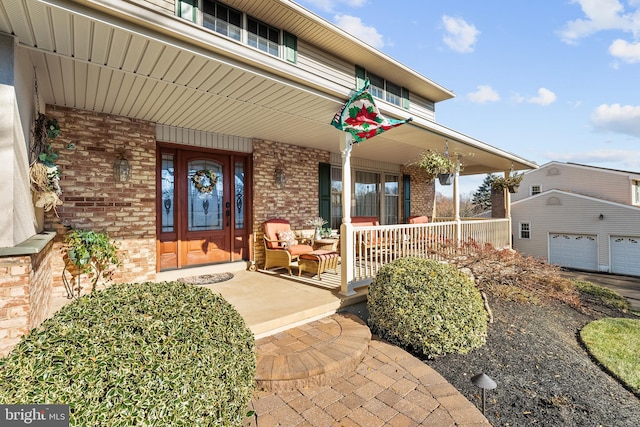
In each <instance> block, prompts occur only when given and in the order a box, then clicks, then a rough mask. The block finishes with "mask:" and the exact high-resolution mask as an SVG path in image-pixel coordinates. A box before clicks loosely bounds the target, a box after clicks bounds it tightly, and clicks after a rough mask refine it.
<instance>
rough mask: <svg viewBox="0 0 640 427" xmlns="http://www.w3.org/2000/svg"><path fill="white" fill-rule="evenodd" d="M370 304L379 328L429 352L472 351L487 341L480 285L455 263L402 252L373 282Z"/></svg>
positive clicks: (398, 341) (399, 341)
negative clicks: (403, 256) (415, 256)
mask: <svg viewBox="0 0 640 427" xmlns="http://www.w3.org/2000/svg"><path fill="white" fill-rule="evenodd" d="M368 307H369V315H370V317H369V322H370V325H371V327H372V329H373V331H374V332H375V333H377V334H378V335H380V336H381V337H382V338H384V339H386V340H388V341H390V342H392V343H394V344H399V345H402V346H405V347H408V348H410V349H412V350H414V351H419V352H421V353H422V354H424V355H425V356H427V357H434V356H437V355H444V354H448V353H467V352H468V351H469V350H471V349H474V348H478V347H481V346H482V345H483V344H484V343H485V341H486V335H487V313H486V311H485V309H484V305H483V301H482V296H481V295H480V291H479V290H478V289H477V288H476V287H475V285H474V284H473V281H472V280H471V279H470V278H469V277H468V276H466V275H465V274H464V273H462V272H460V271H459V270H457V269H456V268H455V267H453V266H451V265H447V264H442V263H438V262H437V261H433V260H428V259H419V258H400V259H397V260H395V261H393V262H392V263H390V264H387V265H385V266H383V267H382V268H381V269H380V271H379V272H378V274H377V275H376V278H375V280H374V281H373V283H372V284H371V286H370V287H369V295H368Z"/></svg>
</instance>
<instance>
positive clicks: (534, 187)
mask: <svg viewBox="0 0 640 427" xmlns="http://www.w3.org/2000/svg"><path fill="white" fill-rule="evenodd" d="M540 192H541V191H540V186H539V185H532V186H531V195H532V196H535V195H536V194H540Z"/></svg>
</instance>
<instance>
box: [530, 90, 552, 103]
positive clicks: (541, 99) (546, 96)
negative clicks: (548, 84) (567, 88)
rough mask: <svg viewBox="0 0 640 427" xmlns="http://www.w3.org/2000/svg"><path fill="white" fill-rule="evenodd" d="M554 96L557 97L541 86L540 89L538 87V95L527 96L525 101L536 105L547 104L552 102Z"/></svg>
mask: <svg viewBox="0 0 640 427" xmlns="http://www.w3.org/2000/svg"><path fill="white" fill-rule="evenodd" d="M556 98H557V97H556V94H555V93H553V92H551V91H550V90H549V89H545V88H543V87H541V88H540V89H538V96H534V97H533V98H529V99H528V100H527V102H530V103H532V104H538V105H549V104H553V103H554V102H555V100H556Z"/></svg>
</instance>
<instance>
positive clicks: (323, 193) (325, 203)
mask: <svg viewBox="0 0 640 427" xmlns="http://www.w3.org/2000/svg"><path fill="white" fill-rule="evenodd" d="M318 211H319V215H320V216H321V217H322V218H324V219H325V221H327V223H328V225H327V227H330V225H329V224H331V165H330V164H329V163H320V164H319V165H318Z"/></svg>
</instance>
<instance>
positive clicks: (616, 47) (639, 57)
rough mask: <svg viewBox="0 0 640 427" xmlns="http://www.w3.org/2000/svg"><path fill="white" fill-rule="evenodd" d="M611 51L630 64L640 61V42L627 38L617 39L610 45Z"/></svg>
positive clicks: (612, 54)
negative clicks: (627, 39)
mask: <svg viewBox="0 0 640 427" xmlns="http://www.w3.org/2000/svg"><path fill="white" fill-rule="evenodd" d="M609 53H610V54H611V56H615V57H616V58H620V59H622V60H623V61H624V62H628V63H630V64H633V63H634V62H640V42H635V43H629V42H628V41H626V40H621V39H617V40H615V41H614V42H613V43H611V46H609Z"/></svg>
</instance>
